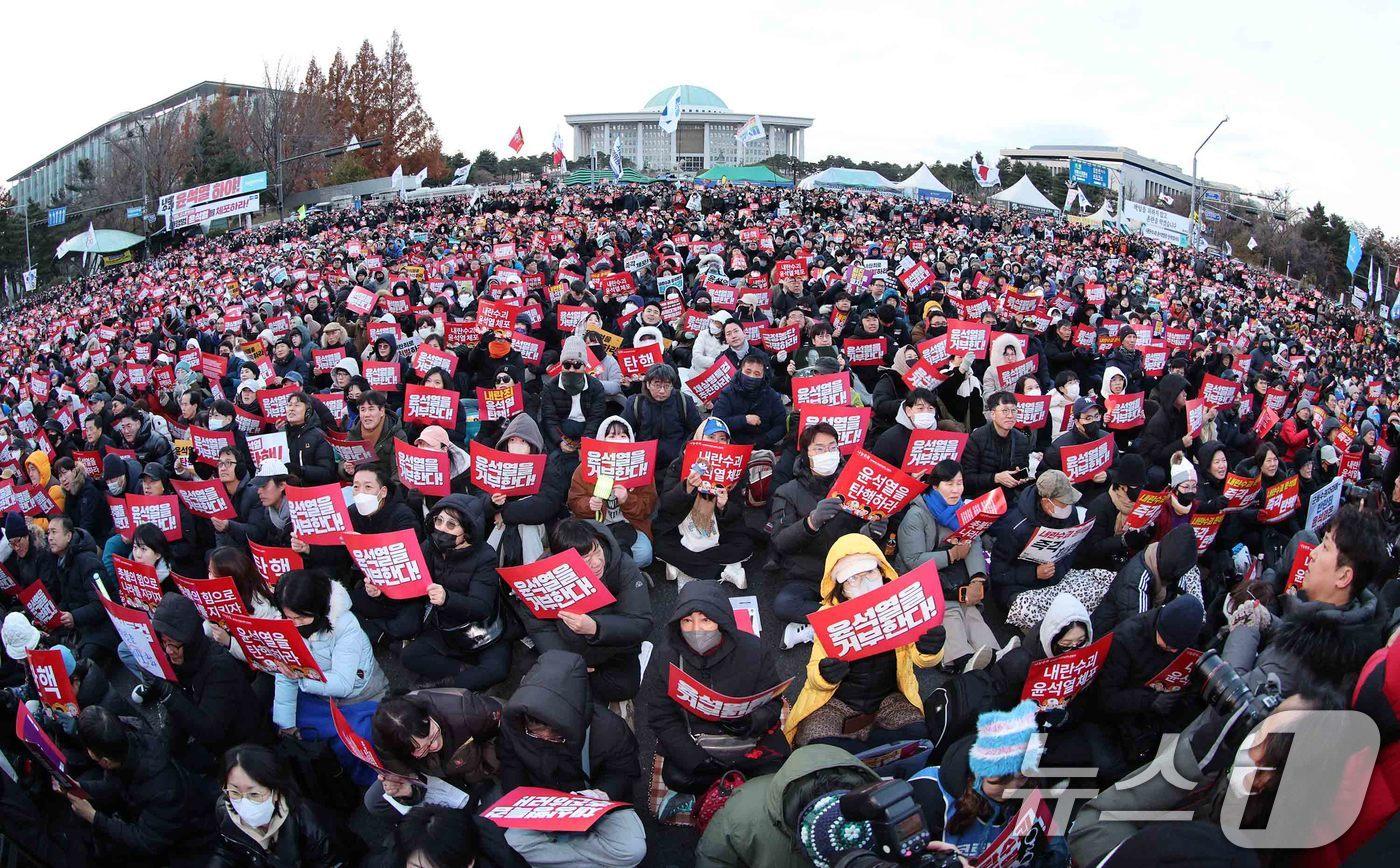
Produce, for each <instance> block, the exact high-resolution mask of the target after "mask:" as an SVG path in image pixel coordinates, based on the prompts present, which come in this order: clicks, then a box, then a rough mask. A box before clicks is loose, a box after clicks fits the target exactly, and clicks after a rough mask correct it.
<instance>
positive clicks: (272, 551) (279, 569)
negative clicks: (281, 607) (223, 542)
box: [248, 540, 303, 588]
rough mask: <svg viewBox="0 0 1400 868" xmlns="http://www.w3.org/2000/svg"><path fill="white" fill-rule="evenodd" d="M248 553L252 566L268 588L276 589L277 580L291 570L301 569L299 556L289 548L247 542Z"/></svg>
mask: <svg viewBox="0 0 1400 868" xmlns="http://www.w3.org/2000/svg"><path fill="white" fill-rule="evenodd" d="M248 551H249V554H250V555H252V558H253V566H254V567H256V568H257V571H258V575H260V576H262V577H263V581H265V582H267V586H268V587H269V588H275V587H277V580H278V579H280V578H282V577H283V576H284V575H286V574H287V573H290V572H291V571H292V570H299V569H302V566H303V565H302V561H301V555H299V554H297V553H296V552H294V551H292V550H291V549H289V548H280V547H278V546H265V545H262V544H260V543H255V542H253V541H252V540H249V541H248Z"/></svg>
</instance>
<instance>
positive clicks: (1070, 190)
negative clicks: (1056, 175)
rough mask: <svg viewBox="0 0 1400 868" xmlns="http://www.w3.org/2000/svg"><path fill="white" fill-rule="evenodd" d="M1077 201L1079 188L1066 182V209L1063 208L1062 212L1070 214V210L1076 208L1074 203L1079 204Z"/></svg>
mask: <svg viewBox="0 0 1400 868" xmlns="http://www.w3.org/2000/svg"><path fill="white" fill-rule="evenodd" d="M1077 201H1079V188H1078V187H1076V186H1074V184H1072V183H1070V182H1069V181H1066V182H1065V207H1064V208H1061V209H1060V210H1062V211H1064V212H1065V213H1066V214H1068V213H1069V209H1070V208H1072V207H1073V206H1074V203H1075V202H1077Z"/></svg>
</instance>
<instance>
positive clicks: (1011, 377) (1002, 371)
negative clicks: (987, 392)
mask: <svg viewBox="0 0 1400 868" xmlns="http://www.w3.org/2000/svg"><path fill="white" fill-rule="evenodd" d="M1039 368H1040V357H1039V356H1031V357H1029V358H1025V359H1022V360H1020V361H1019V362H1007V363H1006V364H1004V365H997V366H996V375H997V383H998V384H999V385H1000V386H1001V388H1003V389H1014V388H1016V384H1017V383H1019V382H1020V381H1021V378H1022V377H1026V376H1029V375H1031V374H1034V373H1035V372H1036V371H1037V370H1038V369H1039Z"/></svg>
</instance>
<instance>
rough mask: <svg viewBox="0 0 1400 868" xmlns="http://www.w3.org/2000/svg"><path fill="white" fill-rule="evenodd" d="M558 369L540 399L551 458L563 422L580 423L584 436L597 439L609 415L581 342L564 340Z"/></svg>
mask: <svg viewBox="0 0 1400 868" xmlns="http://www.w3.org/2000/svg"><path fill="white" fill-rule="evenodd" d="M559 365H560V371H559V376H557V377H554V378H553V379H550V380H548V381H547V382H546V383H545V385H544V391H543V393H542V394H541V395H540V428H541V429H542V430H543V434H544V442H545V443H546V444H547V448H548V450H549V452H550V454H554V453H556V452H558V451H559V441H560V440H562V439H563V438H564V430H563V425H564V422H566V421H568V420H569V419H573V420H575V421H577V422H581V423H582V424H583V436H585V437H597V436H598V426H599V425H601V424H603V418H604V417H606V416H607V415H608V408H607V396H606V395H604V393H603V384H602V383H600V382H598V380H597V379H596V378H595V377H594V376H593V375H592V374H590V373H588V370H587V367H588V348H587V346H585V344H584V342H583V339H582V338H580V337H577V336H571V337H569V338H566V339H565V340H564V348H563V350H562V351H560V353H559Z"/></svg>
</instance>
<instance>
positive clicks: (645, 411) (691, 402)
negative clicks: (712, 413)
mask: <svg viewBox="0 0 1400 868" xmlns="http://www.w3.org/2000/svg"><path fill="white" fill-rule="evenodd" d="M664 367H665V368H666V369H667V370H668V371H669V372H670V376H671V384H672V386H673V387H674V388H673V389H672V390H671V396H670V397H669V398H667V399H666V400H665V401H657V400H655V399H653V398H652V397H651V395H650V393H648V391H647V389H646V386H645V385H643V387H642V390H641V391H640V392H639V393H638V394H636V395H634V396H632V397H631V398H629V399H628V400H627V403H626V404H624V405H623V408H622V418H624V419H626V420H627V422H628V424H630V425H631V426H632V428H633V430H634V431H636V432H637V440H639V441H642V440H655V441H656V466H658V467H666V466H669V465H670V463H671V462H672V461H675V460H676V459H677V458H679V457H680V456H681V452H683V451H684V450H685V441H686V438H687V437H689V436H690V432H692V431H694V430H695V429H696V428H698V427H699V426H700V411H699V410H698V409H697V408H696V406H695V399H694V398H692V397H691V396H689V395H687V394H685V393H684V392H682V391H681V381H680V377H678V376H677V375H676V372H675V369H673V368H671V366H670V365H666V366H664Z"/></svg>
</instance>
